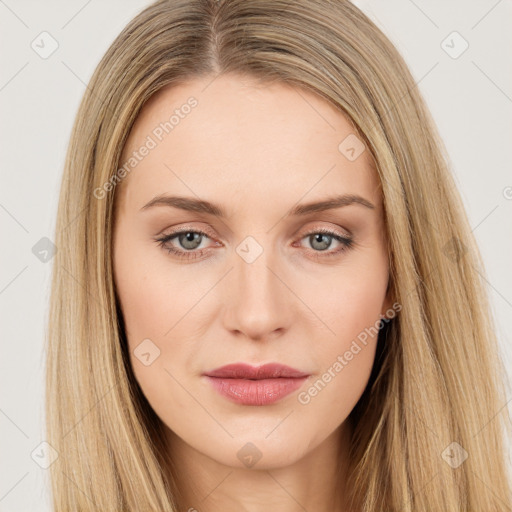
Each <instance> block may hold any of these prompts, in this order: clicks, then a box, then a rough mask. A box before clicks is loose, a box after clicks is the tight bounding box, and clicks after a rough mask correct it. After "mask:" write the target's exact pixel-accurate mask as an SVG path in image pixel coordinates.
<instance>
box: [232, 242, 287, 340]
mask: <svg viewBox="0 0 512 512" xmlns="http://www.w3.org/2000/svg"><path fill="white" fill-rule="evenodd" d="M240 254H243V253H242V252H241V253H240ZM240 254H238V253H237V254H234V260H233V261H234V268H233V270H232V271H231V272H230V275H229V277H228V279H227V282H226V283H225V285H224V290H223V293H224V294H225V298H224V301H223V302H224V305H225V308H226V309H225V311H224V327H225V328H226V329H228V330H229V331H230V332H232V333H236V334H237V335H239V336H240V335H244V336H245V337H246V338H249V339H251V340H259V341H263V340H266V339H269V338H273V337H276V336H278V335H282V334H283V333H284V332H285V331H286V330H287V329H288V328H289V326H290V325H291V322H292V316H293V308H294V303H295V302H294V296H293V293H292V292H291V291H290V289H289V288H288V287H287V283H286V272H284V271H283V270H282V269H283V265H279V264H278V262H277V261H276V259H275V258H274V257H273V256H272V255H271V250H270V249H268V250H267V249H265V250H263V252H262V253H261V254H260V255H259V256H258V257H257V258H256V259H255V260H254V261H252V262H251V260H250V258H249V259H247V258H245V256H240Z"/></svg>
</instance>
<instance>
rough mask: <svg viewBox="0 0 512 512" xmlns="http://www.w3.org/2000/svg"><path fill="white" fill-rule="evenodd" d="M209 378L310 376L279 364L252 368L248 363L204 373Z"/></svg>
mask: <svg viewBox="0 0 512 512" xmlns="http://www.w3.org/2000/svg"><path fill="white" fill-rule="evenodd" d="M204 375H207V376H208V377H222V378H226V379H253V380H260V379H276V378H301V377H307V376H309V374H308V373H304V372H301V371H300V370H297V369H295V368H291V367H290V366H286V365H284V364H279V363H267V364H264V365H262V366H252V365H250V364H246V363H235V364H228V365H226V366H221V367H220V368H216V369H215V370H211V371H208V372H206V373H204Z"/></svg>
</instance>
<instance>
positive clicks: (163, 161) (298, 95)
mask: <svg viewBox="0 0 512 512" xmlns="http://www.w3.org/2000/svg"><path fill="white" fill-rule="evenodd" d="M144 146H146V147H150V149H149V150H148V151H142V152H144V154H145V155H144V156H143V157H140V153H141V151H140V150H141V148H143V147H144ZM347 150H348V152H347ZM360 151H362V153H361V154H360V155H359V156H358V153H359V152H360ZM134 152H135V153H139V159H134V158H135V157H134ZM354 156H356V158H354ZM129 161H131V162H132V164H134V165H133V167H132V170H131V171H130V172H129V175H128V176H127V178H125V179H124V181H123V182H122V183H121V185H122V188H121V190H117V192H116V194H120V195H122V196H123V202H125V201H126V200H128V201H129V202H130V203H132V204H133V206H137V205H138V206H139V207H140V206H142V201H144V200H146V202H147V201H148V200H149V199H151V197H153V196H155V195H157V194H161V193H165V192H173V193H175V192H180V193H183V194H186V195H189V196H192V195H196V196H199V197H201V198H211V199H215V200H222V202H227V201H228V200H229V199H230V198H232V199H233V200H234V201H236V198H237V197H240V198H241V197H243V203H244V204H245V205H247V206H248V205H256V204H259V205H261V204H262V201H263V204H265V203H268V202H269V201H273V200H276V201H278V202H282V201H283V200H285V199H286V202H287V203H290V206H291V205H293V204H294V203H296V202H297V201H299V199H301V197H303V196H305V194H307V198H305V199H308V200H313V199H315V198H316V197H324V196H325V195H326V194H331V193H358V194H365V195H366V196H367V197H368V199H370V200H371V201H372V202H374V204H378V203H379V197H378V196H379V194H378V191H377V188H378V179H377V176H376V172H375V170H374V166H373V160H372V158H371V155H370V153H369V151H368V149H364V145H362V141H361V140H360V138H358V137H357V135H356V130H355V128H354V127H353V125H352V123H351V121H350V120H349V119H348V118H347V117H346V116H345V115H344V114H343V113H342V112H341V111H339V110H338V109H336V108H335V107H334V106H333V105H331V104H330V103H329V102H327V101H326V100H324V99H323V98H321V97H319V96H318V95H316V94H314V93H312V92H310V91H307V90H305V89H303V88H297V87H294V86H291V85H288V84H285V83H282V82H274V83H272V84H263V83H259V82H257V81H255V80H253V79H250V78H247V77H242V76H238V75H223V76H218V77H216V78H213V77H207V78H198V79H194V80H191V81H189V82H186V83H182V84H180V85H176V86H172V87H166V88H164V89H162V90H161V91H159V92H158V93H157V94H156V95H154V96H153V97H152V98H151V99H150V100H149V101H148V102H147V103H146V105H145V106H144V108H143V109H142V111H141V113H140V114H139V116H138V118H137V120H136V122H135V124H134V126H133V128H132V130H131V133H130V135H129V138H128V141H127V143H126V145H125V147H124V150H123V154H122V158H121V162H120V164H121V165H123V164H125V163H127V162H129ZM118 187H119V186H118Z"/></svg>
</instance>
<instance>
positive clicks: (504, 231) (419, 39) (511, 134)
mask: <svg viewBox="0 0 512 512" xmlns="http://www.w3.org/2000/svg"><path fill="white" fill-rule="evenodd" d="M249 1H250V0H249ZM355 3H356V5H358V6H359V7H360V8H361V9H362V10H363V11H364V12H365V13H366V14H368V15H369V16H370V18H372V19H373V20H374V21H375V22H376V23H377V25H378V26H379V27H380V28H381V29H382V30H383V31H384V33H385V34H387V35H388V37H389V38H390V39H391V40H392V41H393V42H394V43H395V45H396V46H397V47H398V49H399V51H400V52H401V53H402V55H403V56H404V57H405V59H406V61H407V63H408V64H409V66H410V68H411V71H412V73H413V75H414V77H415V79H416V80H417V82H418V87H419V89H420V90H421V92H422V93H423V95H424V97H425V99H426V101H427V103H428V105H429V107H430V109H431V111H432V113H433V116H434V119H435V121H436V123H437V125H438V127H439V130H440V132H441V136H442V137H443V139H444V141H445V143H446V146H447V148H448V151H449V154H450V157H451V164H452V170H453V173H454V174H455V177H456V180H457V183H458V186H459V190H460V192H461V195H462V197H463V200H464V203H465V205H466V208H467V211H468V215H469V218H470V222H471V226H472V227H473V232H474V234H475V236H476V238H477V240H478V242H479V245H480V248H481V251H482V254H483V257H484V261H485V264H486V268H487V281H488V288H489V291H490V297H491V300H492V304H493V310H494V313H495V317H496V321H497V323H498V334H499V339H500V343H501V347H502V357H503V359H504V360H505V362H506V364H507V366H508V368H512V350H511V339H512V336H511V333H510V324H511V320H512V272H511V271H510V264H511V262H512V236H511V235H512V229H511V228H512V171H511V161H512V151H511V146H512V123H511V119H512V58H511V52H510V49H511V48H512V30H510V21H511V20H512V3H511V1H510V0H499V1H496V0H474V1H471V2H467V1H463V0H456V1H455V0H451V1H450V2H446V1H445V0H435V1H432V0H431V1H427V0H415V1H413V0H386V2H382V1H379V0H356V1H355ZM148 4H149V2H147V1H142V0H130V1H126V0H123V1H121V0H109V1H103V2H100V1H98V0H89V1H84V0H73V1H64V0H60V1H57V0H53V1H49V0H48V1H35V0H32V1H29V0H25V1H23V0H20V1H16V0H0V39H1V40H0V45H1V46H0V47H1V48H2V53H1V56H0V111H1V120H2V122H1V124H0V130H1V132H0V138H1V142H2V144H1V148H0V173H1V189H0V223H1V227H2V241H3V243H2V250H1V252H0V254H1V265H0V269H1V270H0V272H1V274H0V311H1V314H2V321H1V324H0V325H1V332H2V345H1V349H2V355H1V358H0V365H1V367H0V389H1V390H2V395H1V398H0V432H1V436H0V446H1V454H0V460H1V461H2V463H1V472H0V510H1V511H3V512H13V511H18V510H20V511H21V510H22V511H27V510H37V511H45V510H50V507H49V505H48V499H49V492H48V488H47V484H46V479H47V476H46V470H44V469H41V468H40V467H39V466H38V465H37V464H36V463H35V462H34V461H33V460H32V458H31V453H32V452H33V450H35V449H36V448H37V447H38V446H39V444H40V443H41V442H42V441H44V424H43V421H44V409H43V392H44V381H43V375H44V374H43V370H44V351H43V340H44V338H43V332H44V329H45V322H46V318H47V311H48V296H49V283H50V263H49V262H48V263H43V262H41V261H40V260H39V259H38V258H36V256H35V255H34V254H33V252H32V247H33V246H34V245H35V244H36V243H37V242H38V241H39V240H40V239H41V238H42V237H48V238H50V239H53V231H54V226H55V213H56V208H57V199H58V190H59V186H60V179H61V174H62V169H63V163H64V154H65V150H66V146H67V144H68V141H69V136H70V131H71V127H72V123H73V120H74V116H75V114H76V111H77V108H78V104H79V101H80V99H81V97H82V94H83V92H84V90H85V87H86V84H87V82H88V80H89V78H90V77H91V75H92V72H93V70H94V68H95V67H96V65H97V63H98V62H99V60H100V58H101V56H102V55H103V54H104V52H105V51H106V49H107V47H108V46H109V45H110V43H111V42H112V41H113V39H114V38H115V36H116V35H117V34H118V33H119V32H120V31H121V29H122V28H123V27H124V26H125V25H126V23H127V22H128V21H129V20H130V19H131V18H132V17H133V16H135V15H136V14H137V13H138V12H139V11H140V10H142V9H143V8H144V7H145V6H146V5H148ZM43 31H47V32H49V33H50V34H51V36H52V37H53V38H55V40H56V41H57V42H58V45H59V46H58V49H57V50H56V51H55V52H54V53H53V54H52V55H51V56H49V57H48V58H46V59H43V58H41V57H40V56H39V55H38V54H37V53H36V52H35V51H34V50H33V49H32V47H31V43H32V41H34V40H36V42H37V41H40V39H38V37H39V35H40V34H41V32H43ZM453 31H457V32H458V33H459V34H460V35H461V36H462V38H464V40H466V41H467V42H468V44H469V47H468V49H467V50H466V51H465V52H464V53H462V54H461V55H460V56H459V57H458V58H452V57H451V56H450V55H448V53H446V51H445V50H444V49H443V46H442V44H443V43H442V42H443V41H445V43H444V45H448V46H451V47H453V48H452V49H451V50H450V51H451V52H457V51H458V50H459V49H460V48H462V47H461V44H463V41H462V40H461V39H457V36H455V39H454V36H450V37H449V38H448V39H446V38H447V36H449V35H450V34H452V32H453ZM40 45H41V43H40ZM46 48H48V46H46ZM445 48H446V46H445ZM511 374H512V372H511ZM510 399H512V393H511V392H510V389H509V394H508V400H509V402H508V406H509V407H510V406H511V404H512V402H510ZM503 406H506V404H503ZM38 453H39V452H38ZM509 453H510V449H509Z"/></svg>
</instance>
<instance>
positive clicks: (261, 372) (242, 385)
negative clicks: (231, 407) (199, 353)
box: [203, 363, 309, 405]
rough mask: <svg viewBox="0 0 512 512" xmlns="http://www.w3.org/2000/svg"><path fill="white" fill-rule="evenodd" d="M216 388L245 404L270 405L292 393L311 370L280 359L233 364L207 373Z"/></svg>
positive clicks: (222, 393)
mask: <svg viewBox="0 0 512 512" xmlns="http://www.w3.org/2000/svg"><path fill="white" fill-rule="evenodd" d="M203 375H204V376H205V377H206V378H207V379H208V381H209V382H210V383H211V384H212V386H213V387H214V389H215V390H216V391H218V392H219V393H220V394H221V395H223V396H225V397H226V398H228V399H229V400H231V401H233V402H235V403H238V404H242V405H268V404H271V403H274V402H277V401H278V400H280V399H282V398H284V397H285V396H286V395H289V394H290V393H292V392H293V391H295V390H296V389H297V388H299V387H300V386H301V385H302V384H303V382H304V381H305V380H306V378H307V377H309V374H307V373H304V372H301V371H299V370H296V369H295V368H290V367H289V366H285V365H282V364H278V363H269V364H264V365H263V366H259V367H255V366H250V365H248V364H245V363H238V364H229V365H226V366H222V367H220V368H217V369H215V370H212V371H209V372H206V373H204V374H203Z"/></svg>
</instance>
